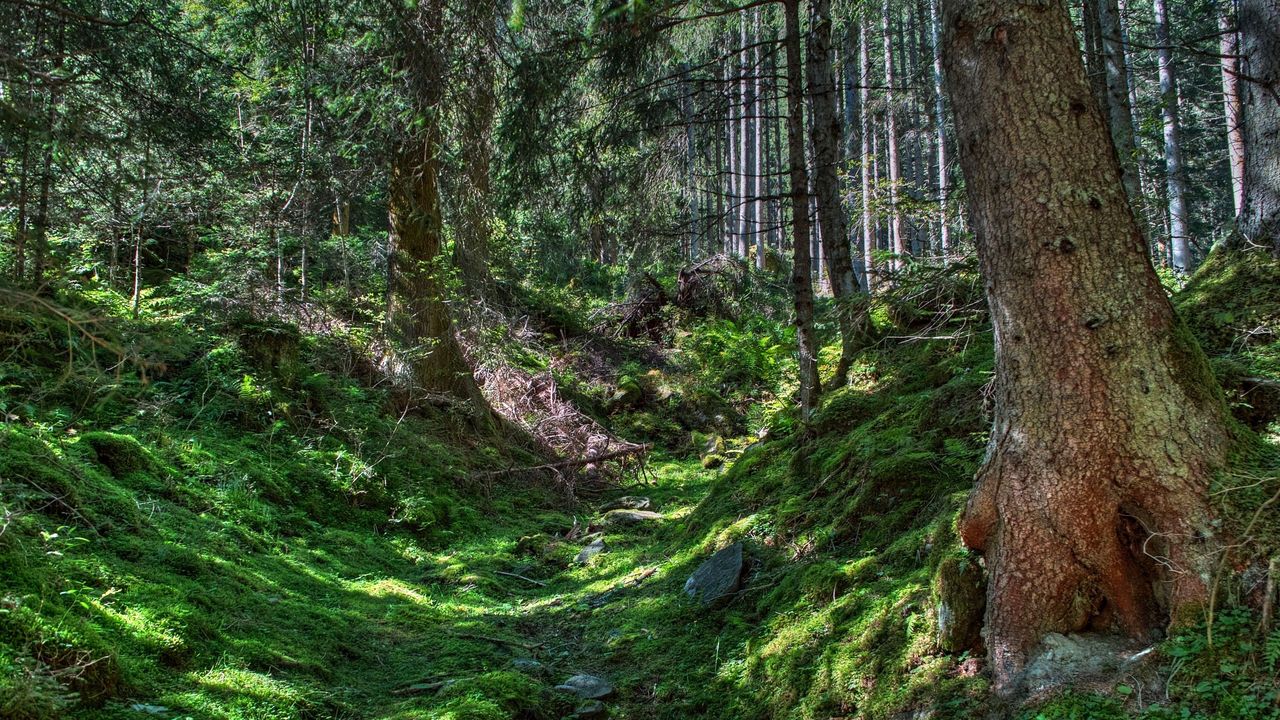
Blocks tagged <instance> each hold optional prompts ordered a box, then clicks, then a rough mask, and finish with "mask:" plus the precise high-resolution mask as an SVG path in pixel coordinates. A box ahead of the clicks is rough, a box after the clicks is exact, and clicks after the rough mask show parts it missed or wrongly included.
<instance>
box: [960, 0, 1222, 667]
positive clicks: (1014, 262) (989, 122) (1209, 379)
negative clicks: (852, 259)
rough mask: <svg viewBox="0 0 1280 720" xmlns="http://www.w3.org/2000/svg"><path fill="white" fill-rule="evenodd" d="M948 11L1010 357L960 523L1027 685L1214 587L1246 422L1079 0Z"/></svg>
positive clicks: (1156, 623)
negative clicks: (1040, 650) (1068, 656)
mask: <svg viewBox="0 0 1280 720" xmlns="http://www.w3.org/2000/svg"><path fill="white" fill-rule="evenodd" d="M943 24H944V27H945V29H946V40H945V42H944V47H945V52H946V55H945V61H944V65H945V69H946V75H947V87H948V90H949V95H950V97H951V100H952V108H953V112H954V116H955V120H956V135H957V138H958V141H959V143H958V144H959V156H960V165H961V168H962V170H963V171H964V176H965V180H966V187H967V190H968V196H969V211H970V214H969V217H970V220H971V223H972V227H973V229H974V232H975V234H976V238H977V245H978V256H979V259H980V261H981V264H982V271H983V277H984V278H985V282H986V292H987V299H988V302H989V304H990V306H991V314H992V321H993V323H994V326H995V338H996V358H997V366H996V395H995V397H996V410H995V414H996V419H995V424H994V426H993V428H992V434H991V440H990V445H989V448H988V454H987V460H986V461H985V462H984V464H983V467H982V469H981V470H980V471H979V473H978V477H977V487H976V490H975V491H974V494H973V496H972V497H971V498H970V500H969V504H968V507H967V509H966V511H965V514H964V517H963V518H962V521H961V524H960V528H959V529H960V534H961V538H962V540H963V541H964V543H965V544H966V545H967V546H968V547H970V548H971V549H973V550H975V551H977V552H980V553H982V554H983V555H984V556H985V559H986V566H987V571H988V573H989V577H990V583H989V586H988V590H987V594H988V605H987V617H986V624H987V630H986V641H987V647H988V650H989V652H990V654H991V658H992V667H993V671H994V678H995V684H996V687H997V688H998V689H999V690H1001V691H1004V692H1009V691H1012V690H1015V689H1016V687H1017V682H1018V673H1019V671H1020V670H1021V669H1022V668H1023V667H1024V666H1025V664H1026V663H1027V661H1028V660H1029V659H1030V657H1031V655H1032V654H1033V651H1034V649H1035V647H1036V645H1037V643H1039V642H1040V640H1041V639H1042V638H1043V637H1044V636H1045V635H1046V634H1047V633H1051V632H1060V633H1074V632H1084V631H1100V632H1105V631H1111V632H1120V633H1124V634H1127V635H1130V636H1134V637H1147V636H1149V635H1150V634H1151V633H1152V632H1153V631H1154V630H1156V629H1157V628H1161V627H1163V626H1164V624H1165V623H1166V622H1167V621H1168V620H1169V619H1170V618H1173V619H1175V620H1177V619H1185V618H1186V617H1187V613H1188V612H1190V611H1192V610H1194V609H1195V608H1196V607H1197V606H1198V605H1199V604H1201V603H1203V602H1205V601H1206V600H1207V599H1208V588H1207V587H1206V578H1208V577H1209V575H1210V573H1211V564H1212V557H1213V552H1214V550H1216V549H1217V547H1218V541H1217V540H1216V539H1215V538H1214V534H1215V532H1216V530H1215V529H1214V524H1213V517H1212V509H1211V504H1210V501H1209V497H1208V485H1209V480H1210V477H1211V474H1212V473H1213V472H1214V470H1215V469H1217V468H1218V467H1220V466H1221V465H1222V463H1223V462H1224V460H1225V456H1226V451H1227V447H1228V444H1229V434H1228V429H1227V428H1228V425H1227V422H1228V421H1227V417H1226V412H1225V409H1224V405H1223V403H1222V400H1221V397H1220V393H1219V392H1218V390H1217V386H1216V383H1215V381H1214V379H1213V376H1212V374H1211V373H1210V372H1209V370H1208V366H1207V363H1206V361H1205V359H1204V357H1203V355H1202V354H1201V352H1200V350H1199V348H1198V347H1197V346H1196V344H1195V341H1194V340H1193V339H1192V337H1191V335H1190V334H1189V332H1188V331H1187V330H1186V329H1185V327H1183V326H1182V325H1181V324H1180V322H1179V320H1178V318H1177V317H1176V316H1175V315H1174V313H1173V308H1172V306H1171V305H1170V303H1169V300H1168V299H1167V297H1166V295H1165V292H1164V290H1163V288H1162V287H1161V285H1160V282H1159V280H1158V279H1157V277H1156V274H1155V272H1154V270H1153V268H1152V267H1151V263H1150V261H1149V259H1148V255H1147V245H1146V242H1145V240H1144V238H1143V235H1142V232H1141V229H1140V228H1139V226H1138V223H1137V221H1136V219H1135V218H1134V216H1133V213H1132V211H1131V210H1130V207H1129V203H1128V202H1127V200H1126V197H1125V193H1124V188H1123V185H1122V183H1121V169H1120V166H1119V162H1118V160H1117V158H1116V155H1115V153H1113V152H1111V150H1110V147H1109V145H1108V137H1107V129H1106V126H1105V124H1104V120H1103V116H1102V114H1101V113H1100V112H1099V111H1098V110H1097V105H1096V103H1095V102H1093V99H1092V97H1091V94H1090V90H1089V86H1088V84H1087V81H1086V79H1085V75H1084V67H1083V65H1082V63H1081V61H1080V55H1079V51H1078V48H1077V45H1076V41H1075V36H1074V33H1073V30H1072V27H1071V20H1070V18H1069V16H1068V14H1067V10H1066V8H1065V6H1064V5H1063V4H1060V3H1040V2H1036V1H1035V0H993V1H991V2H978V1H977V0H944V20H943ZM1154 558H1161V560H1160V562H1156V561H1155V560H1154Z"/></svg>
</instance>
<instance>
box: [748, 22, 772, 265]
mask: <svg viewBox="0 0 1280 720" xmlns="http://www.w3.org/2000/svg"><path fill="white" fill-rule="evenodd" d="M753 15H754V19H753V23H754V26H755V28H754V29H755V33H754V34H755V38H756V42H761V41H762V40H763V39H764V35H763V33H762V32H761V23H760V8H756V9H755V11H754V12H753ZM755 54H756V58H757V59H756V62H755V63H754V65H753V71H752V74H753V75H754V76H755V82H754V92H753V94H754V96H755V98H754V99H755V104H754V105H753V108H754V109H755V115H756V120H755V122H754V123H753V124H752V133H751V144H752V147H754V148H755V150H754V152H753V153H752V157H753V158H754V160H755V162H754V163H753V164H752V166H751V171H752V173H754V174H755V180H754V181H753V183H752V188H753V190H754V192H755V194H756V195H757V196H759V195H760V194H762V191H764V192H763V194H765V195H768V194H769V193H768V191H767V190H765V188H764V185H765V181H764V173H765V162H764V155H765V142H764V134H765V128H766V127H768V123H769V120H768V118H767V117H766V116H767V115H768V114H769V111H768V108H766V107H765V87H764V55H765V51H764V46H763V45H762V46H760V47H759V48H757V49H756V51H755ZM751 230H752V233H754V235H755V241H756V269H757V270H763V269H764V256H765V233H764V201H763V200H760V199H759V198H758V197H757V198H756V199H755V200H754V201H753V202H752V203H751Z"/></svg>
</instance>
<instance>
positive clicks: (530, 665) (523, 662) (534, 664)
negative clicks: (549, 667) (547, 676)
mask: <svg viewBox="0 0 1280 720" xmlns="http://www.w3.org/2000/svg"><path fill="white" fill-rule="evenodd" d="M511 665H512V667H514V668H515V669H517V670H519V671H520V672H523V673H540V672H542V671H543V669H545V668H546V666H545V665H543V664H542V663H540V662H538V661H537V660H534V659H533V658H516V659H514V660H512V661H511Z"/></svg>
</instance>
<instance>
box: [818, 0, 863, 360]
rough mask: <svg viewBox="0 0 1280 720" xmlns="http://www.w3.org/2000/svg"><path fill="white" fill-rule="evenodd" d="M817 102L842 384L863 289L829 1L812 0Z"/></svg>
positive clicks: (822, 205) (822, 219)
mask: <svg viewBox="0 0 1280 720" xmlns="http://www.w3.org/2000/svg"><path fill="white" fill-rule="evenodd" d="M806 69H807V70H808V75H809V96H810V98H811V100H810V103H811V107H812V108H813V133H812V138H813V189H814V194H815V195H816V196H817V204H818V224H819V225H820V226H821V228H822V251H823V255H824V256H825V258H826V264H827V278H828V279H829V282H830V284H831V294H832V295H833V296H834V297H835V300H836V306H837V307H836V312H837V313H838V314H839V320H840V340H841V342H840V363H839V366H838V367H837V368H836V378H835V382H836V383H837V384H838V385H840V384H844V382H845V378H846V376H847V375H848V374H849V368H850V367H852V366H853V359H854V355H855V354H857V351H858V347H859V344H860V343H859V339H860V335H861V328H859V327H858V318H857V309H856V308H855V307H854V298H855V296H857V295H858V293H859V292H861V288H860V287H859V286H858V278H857V276H856V275H854V272H853V257H852V256H851V254H850V252H849V235H848V231H847V230H846V225H847V223H846V221H845V215H844V203H843V201H842V198H841V195H842V193H841V192H840V168H839V165H840V116H839V114H838V113H837V112H836V88H835V80H834V79H833V77H832V73H831V1H830V0H814V2H813V28H812V30H811V34H810V43H809V53H808V57H807V68H806Z"/></svg>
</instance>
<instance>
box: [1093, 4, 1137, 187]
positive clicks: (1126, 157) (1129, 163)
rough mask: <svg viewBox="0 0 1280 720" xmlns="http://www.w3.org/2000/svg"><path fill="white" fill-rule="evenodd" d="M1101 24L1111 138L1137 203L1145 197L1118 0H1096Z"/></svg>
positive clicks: (1122, 23) (1122, 24) (1108, 122)
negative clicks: (1130, 102)
mask: <svg viewBox="0 0 1280 720" xmlns="http://www.w3.org/2000/svg"><path fill="white" fill-rule="evenodd" d="M1096 2H1097V11H1098V26H1099V30H1100V32H1101V35H1100V36H1099V40H1100V42H1101V50H1102V61H1103V66H1104V68H1105V75H1106V77H1105V80H1106V102H1105V103H1104V104H1103V107H1104V108H1106V113H1107V124H1108V126H1109V127H1110V129H1111V141H1112V143H1114V145H1115V148H1116V154H1118V155H1119V156H1120V168H1121V170H1122V171H1123V172H1124V176H1123V180H1124V190H1125V193H1126V194H1127V195H1128V196H1129V202H1130V203H1131V204H1134V205H1136V204H1137V202H1138V200H1139V199H1140V198H1141V197H1142V184H1141V179H1140V178H1139V175H1138V149H1137V145H1136V141H1135V139H1134V131H1133V108H1132V107H1131V106H1130V104H1129V80H1128V77H1129V57H1128V48H1127V42H1126V41H1125V31H1124V20H1123V18H1122V17H1121V15H1120V6H1119V4H1118V3H1117V0H1096Z"/></svg>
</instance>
